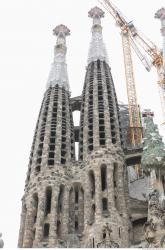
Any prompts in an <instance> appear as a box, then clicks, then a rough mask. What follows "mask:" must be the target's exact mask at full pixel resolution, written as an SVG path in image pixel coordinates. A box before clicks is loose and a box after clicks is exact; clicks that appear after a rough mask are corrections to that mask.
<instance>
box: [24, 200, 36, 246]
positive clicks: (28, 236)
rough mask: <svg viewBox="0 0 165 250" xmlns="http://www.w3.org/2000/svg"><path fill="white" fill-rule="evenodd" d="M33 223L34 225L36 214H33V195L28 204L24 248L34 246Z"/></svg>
mask: <svg viewBox="0 0 165 250" xmlns="http://www.w3.org/2000/svg"><path fill="white" fill-rule="evenodd" d="M33 225H34V216H33V203H32V197H31V199H30V202H29V203H28V204H27V214H26V221H25V230H24V232H25V233H24V239H23V248H31V247H32V246H33Z"/></svg>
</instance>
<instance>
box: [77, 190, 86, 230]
mask: <svg viewBox="0 0 165 250" xmlns="http://www.w3.org/2000/svg"><path fill="white" fill-rule="evenodd" d="M88 213H89V211H88ZM78 218H79V232H80V233H82V232H83V229H84V191H83V189H82V187H81V186H80V187H79V212H78Z"/></svg>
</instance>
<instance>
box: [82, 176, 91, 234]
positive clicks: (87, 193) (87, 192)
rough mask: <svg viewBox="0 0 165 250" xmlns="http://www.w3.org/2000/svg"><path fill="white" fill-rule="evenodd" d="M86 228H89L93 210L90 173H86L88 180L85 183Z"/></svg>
mask: <svg viewBox="0 0 165 250" xmlns="http://www.w3.org/2000/svg"><path fill="white" fill-rule="evenodd" d="M83 186H84V190H85V192H84V227H85V229H86V227H87V226H88V222H89V221H90V210H91V205H92V204H91V200H92V198H91V194H90V190H89V189H90V183H89V176H88V172H87V173H86V179H85V183H84V185H83Z"/></svg>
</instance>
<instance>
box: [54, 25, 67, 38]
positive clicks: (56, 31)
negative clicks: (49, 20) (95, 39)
mask: <svg viewBox="0 0 165 250" xmlns="http://www.w3.org/2000/svg"><path fill="white" fill-rule="evenodd" d="M60 33H62V34H64V35H65V36H69V35H70V30H69V29H68V27H66V26H65V25H63V24H60V25H58V26H56V27H55V28H54V30H53V35H56V36H58V35H59V34H60Z"/></svg>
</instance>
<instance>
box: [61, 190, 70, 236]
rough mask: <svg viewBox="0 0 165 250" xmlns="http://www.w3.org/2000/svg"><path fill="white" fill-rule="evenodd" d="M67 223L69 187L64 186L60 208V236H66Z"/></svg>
mask: <svg viewBox="0 0 165 250" xmlns="http://www.w3.org/2000/svg"><path fill="white" fill-rule="evenodd" d="M68 225H69V189H68V188H67V187H66V186H65V189H64V194H63V210H62V238H65V239H66V238H67V235H68Z"/></svg>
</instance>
